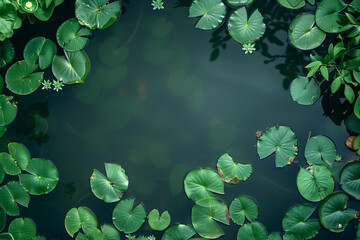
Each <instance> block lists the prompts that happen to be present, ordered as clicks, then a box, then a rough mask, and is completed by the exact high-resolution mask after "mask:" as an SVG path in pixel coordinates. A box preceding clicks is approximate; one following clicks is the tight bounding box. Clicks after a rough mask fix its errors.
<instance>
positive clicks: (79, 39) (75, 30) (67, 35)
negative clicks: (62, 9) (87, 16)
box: [56, 18, 91, 51]
mask: <svg viewBox="0 0 360 240" xmlns="http://www.w3.org/2000/svg"><path fill="white" fill-rule="evenodd" d="M90 35H91V31H90V29H88V28H82V27H81V26H80V24H79V22H78V21H77V20H76V19H75V18H71V19H69V20H67V21H65V22H64V23H63V24H61V26H60V27H59V28H58V30H57V32H56V40H57V42H58V43H59V45H60V46H61V47H62V48H64V50H66V51H79V50H81V49H83V48H84V47H85V45H86V44H87V43H88V41H89V39H88V38H87V37H89V36H90Z"/></svg>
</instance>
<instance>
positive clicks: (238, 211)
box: [230, 196, 259, 225]
mask: <svg viewBox="0 0 360 240" xmlns="http://www.w3.org/2000/svg"><path fill="white" fill-rule="evenodd" d="M258 214H259V207H258V205H257V203H256V202H255V200H254V199H253V198H251V197H247V196H240V197H237V198H235V199H234V200H233V201H232V202H231V204H230V217H231V219H232V220H233V221H234V223H236V224H238V225H243V224H244V222H245V217H246V218H247V219H248V220H249V221H250V222H253V221H255V220H256V219H257V217H258Z"/></svg>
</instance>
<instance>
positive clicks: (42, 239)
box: [31, 236, 46, 240]
mask: <svg viewBox="0 0 360 240" xmlns="http://www.w3.org/2000/svg"><path fill="white" fill-rule="evenodd" d="M31 240H46V238H45V237H43V236H36V237H33V238H32V239H31Z"/></svg>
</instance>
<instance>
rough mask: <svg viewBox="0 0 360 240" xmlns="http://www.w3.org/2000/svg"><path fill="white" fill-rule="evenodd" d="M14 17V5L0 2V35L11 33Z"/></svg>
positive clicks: (15, 14)
mask: <svg viewBox="0 0 360 240" xmlns="http://www.w3.org/2000/svg"><path fill="white" fill-rule="evenodd" d="M16 17H17V11H16V8H15V6H14V4H12V3H10V2H9V1H0V33H3V34H7V33H9V32H12V31H13V27H14V22H15V19H16ZM10 37H11V36H10Z"/></svg>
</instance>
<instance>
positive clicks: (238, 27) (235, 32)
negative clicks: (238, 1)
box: [228, 7, 265, 45]
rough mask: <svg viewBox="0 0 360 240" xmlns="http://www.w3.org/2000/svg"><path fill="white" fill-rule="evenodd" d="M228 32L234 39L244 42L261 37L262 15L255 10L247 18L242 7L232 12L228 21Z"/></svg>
mask: <svg viewBox="0 0 360 240" xmlns="http://www.w3.org/2000/svg"><path fill="white" fill-rule="evenodd" d="M228 30H229V34H230V36H231V37H232V39H234V41H236V42H238V43H240V44H242V45H243V44H244V43H247V42H252V41H255V40H257V39H258V38H261V37H262V36H263V35H264V32H265V24H264V21H263V16H262V15H261V13H260V12H259V10H255V11H254V12H253V14H252V15H251V16H250V18H248V15H247V12H246V8H245V7H242V8H240V9H238V10H236V11H235V12H233V13H232V14H231V16H230V18H229V22H228Z"/></svg>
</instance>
